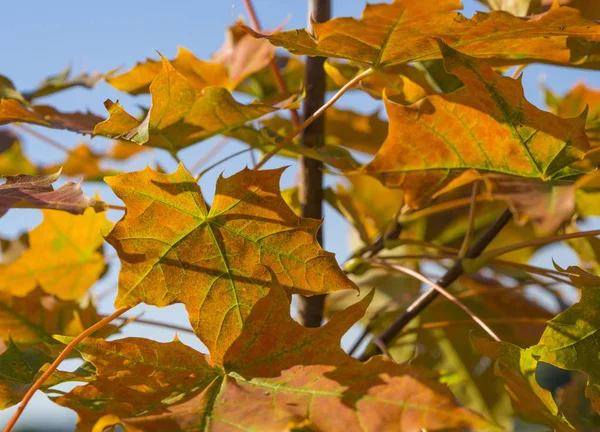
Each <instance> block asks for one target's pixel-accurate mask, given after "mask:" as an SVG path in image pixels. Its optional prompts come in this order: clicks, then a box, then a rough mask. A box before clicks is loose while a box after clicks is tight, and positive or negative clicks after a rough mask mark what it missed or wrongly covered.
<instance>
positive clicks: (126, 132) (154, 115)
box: [94, 58, 278, 153]
mask: <svg viewBox="0 0 600 432" xmlns="http://www.w3.org/2000/svg"><path fill="white" fill-rule="evenodd" d="M150 93H151V95H152V107H151V108H150V111H149V113H148V115H147V116H146V118H145V119H144V120H143V121H142V122H140V121H138V120H136V119H135V118H134V117H132V116H131V115H129V114H128V113H127V112H126V111H125V110H124V109H123V107H121V105H119V104H118V103H113V102H111V101H106V102H105V106H106V108H107V110H108V111H109V113H110V117H109V118H108V119H107V120H105V121H103V122H102V123H100V124H98V125H97V126H96V128H95V129H94V135H102V136H106V137H110V138H119V139H124V140H129V141H132V142H135V143H137V144H146V145H148V146H151V147H158V148H163V149H165V150H168V151H169V152H171V153H177V152H178V151H179V150H181V149H183V148H185V147H188V146H190V145H192V144H195V143H197V142H199V141H202V140H205V139H207V138H210V137H211V136H214V135H218V134H223V133H228V132H231V131H233V130H234V129H236V128H239V127H241V126H243V125H244V124H245V123H247V122H249V121H252V120H255V119H257V118H259V117H262V116H264V115H266V114H269V113H272V112H274V111H277V109H278V108H276V107H272V106H269V105H265V104H260V103H251V104H249V105H243V104H240V103H238V102H237V101H235V99H233V97H232V96H231V94H230V93H229V92H228V91H227V90H226V89H225V88H221V87H205V88H203V89H202V90H200V91H197V90H196V89H195V88H194V86H193V85H192V83H190V81H188V79H187V78H186V77H185V76H184V75H182V74H180V73H179V72H177V70H175V68H174V67H173V66H172V65H171V64H170V63H169V61H168V60H166V59H164V58H163V67H162V70H161V72H160V73H159V74H158V75H157V76H156V78H154V80H153V81H152V85H151V86H150Z"/></svg>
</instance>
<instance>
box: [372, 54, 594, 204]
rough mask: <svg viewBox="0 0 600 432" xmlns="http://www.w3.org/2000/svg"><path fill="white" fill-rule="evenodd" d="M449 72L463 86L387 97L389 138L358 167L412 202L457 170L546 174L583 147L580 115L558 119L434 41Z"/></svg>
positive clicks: (559, 170) (559, 173) (516, 86)
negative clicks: (407, 102) (400, 99)
mask: <svg viewBox="0 0 600 432" xmlns="http://www.w3.org/2000/svg"><path fill="white" fill-rule="evenodd" d="M440 46H441V49H442V51H443V53H444V62H445V66H446V69H447V70H448V72H450V73H453V74H455V75H456V76H458V77H459V78H460V79H461V81H463V83H464V84H465V85H464V87H462V88H460V89H458V90H456V91H455V92H453V93H450V94H447V95H439V96H430V97H427V98H425V99H423V100H422V101H420V102H418V103H417V104H414V105H412V106H403V105H397V104H394V103H392V102H389V101H386V109H387V112H388V116H389V118H390V129H389V133H388V137H387V139H386V141H385V142H384V144H383V146H382V147H381V149H380V150H379V152H378V153H377V154H376V155H375V158H374V159H373V160H372V161H371V162H370V163H369V164H367V165H366V166H365V167H364V172H366V173H369V174H372V175H376V176H377V177H378V178H379V179H380V180H381V181H382V182H383V183H384V184H386V185H388V186H395V187H402V188H403V189H404V190H405V192H406V194H407V201H408V203H409V205H411V206H413V207H414V206H418V205H419V204H421V203H422V202H423V201H425V200H426V199H427V198H428V195H430V194H431V193H433V192H435V190H436V189H439V187H440V186H441V185H442V184H443V183H444V182H445V181H447V179H448V178H449V177H450V176H451V175H452V174H453V172H457V170H461V169H469V168H475V169H478V170H483V171H492V172H497V173H503V174H511V175H517V176H521V177H527V178H539V179H542V180H546V181H547V180H552V179H557V178H561V177H564V176H567V175H571V174H573V173H574V172H576V170H575V169H570V168H569V165H571V164H573V163H574V162H576V161H578V160H580V159H581V158H582V157H583V155H584V153H585V151H586V150H587V148H588V145H589V143H588V139H587V137H586V135H585V130H584V122H585V118H584V116H585V113H584V114H583V115H582V116H580V117H578V118H574V119H562V118H559V117H556V116H555V115H553V114H550V113H547V112H544V111H541V110H539V109H538V108H536V107H535V106H533V105H532V104H530V103H529V102H528V101H527V100H526V99H525V97H524V95H523V89H522V86H521V83H520V82H519V81H517V80H513V79H511V78H508V77H502V76H500V75H498V74H496V73H495V72H494V71H493V70H492V68H490V67H489V66H488V65H487V64H486V63H484V62H483V61H480V60H477V59H474V58H472V57H469V56H466V55H464V54H461V53H459V52H457V51H455V50H453V49H452V48H450V47H448V46H447V45H445V44H444V43H442V42H440Z"/></svg>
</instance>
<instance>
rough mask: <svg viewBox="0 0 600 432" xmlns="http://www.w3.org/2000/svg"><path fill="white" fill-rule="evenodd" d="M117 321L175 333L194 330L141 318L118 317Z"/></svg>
mask: <svg viewBox="0 0 600 432" xmlns="http://www.w3.org/2000/svg"><path fill="white" fill-rule="evenodd" d="M100 316H104V317H106V316H107V315H100ZM118 319H121V320H124V321H125V322H124V323H123V324H135V323H139V324H147V325H151V326H155V327H163V328H168V329H171V330H177V331H181V332H185V333H194V330H192V329H191V328H188V327H182V326H177V325H175V324H169V323H164V322H159V321H152V320H147V319H142V318H137V317H129V318H128V317H119V318H118Z"/></svg>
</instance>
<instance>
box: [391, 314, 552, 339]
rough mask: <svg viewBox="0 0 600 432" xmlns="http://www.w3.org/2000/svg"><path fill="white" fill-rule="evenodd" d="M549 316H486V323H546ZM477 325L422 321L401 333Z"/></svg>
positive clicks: (471, 321)
mask: <svg viewBox="0 0 600 432" xmlns="http://www.w3.org/2000/svg"><path fill="white" fill-rule="evenodd" d="M548 319H549V318H532V317H516V318H513V317H506V318H486V321H487V323H488V324H498V325H514V324H546V323H547V322H548ZM473 325H477V323H476V322H475V321H473V320H456V321H437V322H429V323H423V324H421V325H420V326H418V327H412V328H408V329H404V330H402V332H401V334H402V335H405V334H410V333H419V332H421V331H426V330H433V329H438V328H449V327H469V326H473Z"/></svg>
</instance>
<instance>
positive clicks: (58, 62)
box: [0, 0, 600, 424]
mask: <svg viewBox="0 0 600 432" xmlns="http://www.w3.org/2000/svg"><path fill="white" fill-rule="evenodd" d="M333 3H334V6H333V15H334V16H359V15H360V13H361V11H362V9H363V7H364V3H365V2H364V1H359V0H344V1H341V0H337V1H336V0H334V1H333ZM464 3H465V15H467V16H470V15H471V14H472V13H473V12H474V11H475V10H476V9H480V10H482V8H481V7H480V6H479V4H478V3H476V2H474V1H473V0H468V1H464ZM254 4H255V6H256V9H257V13H258V15H259V17H260V20H261V22H262V25H263V27H264V28H267V29H269V28H275V27H276V26H278V25H279V24H280V23H281V22H282V21H284V20H288V24H287V28H299V27H304V26H305V23H306V6H305V2H304V1H300V0H294V1H291V0H288V1H281V0H255V1H254ZM2 14H3V22H2V26H0V37H1V40H3V41H4V43H3V51H2V55H1V56H0V74H2V75H5V76H7V77H9V78H10V79H12V80H13V82H14V83H15V85H16V86H17V88H18V89H20V90H28V89H31V88H33V87H35V86H36V85H37V84H38V83H39V82H40V81H42V80H43V79H44V77H45V76H47V75H50V74H54V73H56V72H59V71H61V70H63V69H64V68H65V67H66V66H67V65H69V64H70V65H71V66H72V68H73V71H74V72H75V73H77V72H80V71H83V70H85V71H100V72H106V71H109V70H111V69H114V68H116V67H119V66H120V67H122V68H123V70H127V69H128V68H130V67H132V66H133V65H134V64H135V63H136V62H138V61H143V60H144V59H145V58H146V57H152V58H157V54H156V52H157V51H159V52H161V53H162V54H163V55H165V56H166V57H167V58H172V57H174V56H175V54H176V52H177V47H178V46H183V47H186V48H188V49H190V50H191V51H192V52H194V54H195V55H196V56H197V57H199V58H202V59H208V58H209V57H210V55H211V53H213V52H214V51H215V50H216V49H217V48H218V47H219V46H220V45H221V43H222V42H223V38H224V31H225V28H226V27H227V26H228V25H231V24H232V23H233V22H234V20H235V19H236V18H238V17H239V16H240V15H243V14H244V6H243V2H242V1H241V0H229V1H223V0H220V1H217V0H212V1H208V0H194V1H191V0H177V1H173V2H165V1H158V0H146V1H137V0H120V1H116V0H105V1H103V2H90V1H75V0H63V1H60V2H40V1H39V0H38V1H33V0H21V1H18V2H17V1H10V2H4V4H3V5H2ZM542 78H543V79H544V80H545V83H546V85H548V86H549V87H550V88H552V89H554V90H555V91H557V92H559V93H562V92H565V91H566V90H568V89H569V88H570V87H572V86H573V85H574V84H575V83H576V82H578V81H584V82H586V83H588V84H590V85H593V84H594V83H596V84H597V83H600V72H590V71H582V70H577V69H569V68H561V67H554V66H539V65H535V66H530V67H528V68H526V69H525V71H524V78H523V83H524V86H525V89H526V96H527V97H528V99H529V100H530V101H531V102H533V103H534V104H536V105H538V106H543V100H542V99H543V98H542V94H541V92H540V90H539V84H540V80H541V79H542ZM597 85H598V84H597ZM106 98H110V99H112V100H115V99H119V100H120V101H121V103H122V104H124V105H125V107H126V108H128V109H134V108H135V107H136V106H137V105H138V104H142V103H143V104H145V103H147V102H148V97H146V96H142V97H137V98H134V97H130V96H127V95H125V94H123V93H119V92H117V91H115V90H113V89H112V88H111V87H110V86H108V85H106V84H104V83H101V84H100V85H98V86H97V87H96V88H95V89H94V90H92V91H89V90H84V89H73V90H69V91H67V92H64V93H61V94H59V95H57V96H52V97H48V98H45V99H44V100H43V101H41V102H43V103H47V104H51V105H55V106H57V107H59V108H60V109H62V110H66V111H70V110H84V109H90V110H91V111H93V112H95V113H97V114H99V115H105V110H104V107H103V101H104V100H105V99H106ZM338 106H342V107H345V108H353V109H356V110H358V111H362V112H373V111H375V110H377V109H381V105H380V104H379V103H377V102H375V101H373V100H372V99H371V98H369V97H368V96H365V95H357V94H350V95H345V96H344V97H343V98H342V99H341V100H340V102H339V103H338ZM41 131H42V132H43V133H45V134H47V135H48V136H50V137H52V138H54V139H56V140H58V141H60V142H61V143H63V144H64V145H66V146H70V147H71V146H74V145H76V144H78V143H80V142H81V141H85V140H86V138H85V137H82V136H79V135H76V134H72V133H69V132H63V131H49V130H46V129H41ZM23 138H24V145H25V147H26V150H27V152H28V154H29V155H30V156H31V158H32V159H33V160H34V161H36V162H39V163H42V162H43V163H45V164H49V163H52V162H56V161H59V160H60V159H61V157H62V154H61V153H59V152H58V151H56V150H54V149H52V148H50V147H49V146H47V145H46V144H44V143H42V142H39V141H37V140H35V139H33V138H31V137H28V136H24V137H23ZM109 143H110V142H109V141H108V140H105V139H102V138H95V139H94V140H93V141H92V146H93V147H94V148H95V149H97V150H103V149H106V148H107V146H108V145H109ZM214 143H215V140H209V141H205V142H203V143H201V144H199V145H196V146H194V147H192V148H190V149H188V150H185V151H184V152H182V154H181V157H182V159H184V161H185V162H186V164H188V166H190V165H192V164H193V163H194V162H195V161H197V160H198V159H199V158H200V157H201V156H202V155H203V154H204V152H206V150H208V149H210V147H211V144H214ZM240 148H242V147H240V146H237V145H236V144H232V145H229V146H228V147H226V149H225V150H223V151H221V153H220V154H219V155H218V156H217V158H218V157H222V156H224V155H225V154H227V153H230V152H234V151H237V150H238V149H240ZM152 157H156V158H157V159H158V160H159V161H160V162H161V164H162V165H163V166H164V167H165V168H166V169H167V170H168V171H170V170H172V169H174V167H175V165H174V162H173V161H172V160H171V159H170V158H169V157H168V156H166V155H164V154H161V153H160V152H157V153H156V154H154V155H153V156H152ZM149 161H150V160H149V159H148V157H147V156H144V157H142V158H140V159H138V160H136V161H134V162H132V163H131V164H129V165H128V166H127V169H128V170H136V169H141V168H143V167H144V165H145V164H146V163H148V162H149ZM248 163H249V160H248V156H247V155H244V156H240V157H238V158H236V159H234V160H233V161H231V162H229V163H227V164H224V165H223V166H222V167H221V168H220V169H217V170H214V171H213V172H211V173H210V174H209V175H207V176H205V177H204V178H203V180H202V182H201V187H202V188H203V191H204V192H205V195H206V196H207V198H210V197H211V196H212V191H213V188H214V183H215V180H216V177H217V175H218V174H219V173H220V171H222V170H224V171H225V174H226V175H230V174H232V173H234V172H236V171H237V170H239V169H241V168H243V167H244V166H245V165H246V164H248ZM283 164H289V161H282V160H274V161H273V163H271V164H270V166H276V165H279V166H280V165H283ZM0 174H1V173H0ZM294 175H295V171H294V169H288V170H287V171H286V173H285V175H284V178H283V186H284V187H285V186H290V185H291V184H292V182H293V179H294ZM85 190H86V192H87V193H88V194H93V193H94V192H95V191H99V193H100V194H101V196H102V197H103V198H104V199H105V200H107V201H109V202H112V203H118V200H117V199H116V198H115V197H114V195H112V193H111V192H110V190H109V188H108V187H106V186H102V185H99V184H91V185H86V186H85ZM109 216H110V217H111V218H112V219H113V220H115V221H116V220H117V219H118V218H119V217H120V216H121V213H120V212H110V214H109ZM40 222H41V216H40V213H39V211H37V210H20V211H11V212H9V214H8V215H6V216H5V217H4V218H2V219H1V220H0V236H2V237H12V236H15V235H16V234H17V233H18V232H21V231H23V230H26V229H31V228H32V227H34V226H36V225H37V224H39V223H40ZM324 229H325V247H326V248H327V249H329V250H331V251H333V252H335V253H336V255H337V256H338V259H340V260H343V259H344V258H345V257H346V256H347V255H348V252H349V249H348V241H347V238H348V235H347V225H346V224H345V223H344V222H343V220H342V219H341V218H340V217H339V216H337V215H336V214H334V213H333V212H331V211H327V213H326V215H325V228H324ZM553 251H554V252H552V253H551V255H553V256H554V257H555V259H557V262H559V263H560V264H561V265H566V264H569V263H571V262H572V260H573V257H572V255H570V254H568V252H566V251H565V250H564V249H555V250H553ZM549 257H550V254H549V253H546V254H542V255H541V256H540V257H538V258H537V259H536V262H537V263H541V264H546V265H547V264H548V259H549ZM116 277H117V269H116V266H112V270H111V272H110V274H109V276H108V277H107V278H105V280H104V281H103V282H102V283H100V284H99V287H98V289H99V290H103V289H106V288H109V287H110V286H112V285H114V284H115V283H116ZM113 298H114V297H113ZM113 298H108V299H107V300H105V301H103V302H102V303H101V305H100V307H101V308H102V310H103V311H105V312H108V311H110V309H111V307H112V299H113ZM142 309H144V310H147V311H148V312H147V313H146V314H145V317H146V318H150V319H156V320H164V321H169V322H173V323H179V324H181V325H185V324H186V323H187V318H186V314H185V311H184V309H183V307H181V306H174V307H170V308H168V309H163V310H157V309H156V308H152V307H147V308H140V311H141V310H142ZM126 333H127V334H129V335H134V334H135V335H139V336H145V337H152V338H155V339H158V340H163V341H168V340H171V339H172V337H173V332H170V331H166V330H161V329H155V328H147V327H141V326H132V327H131V328H130V330H128V331H127V332H126ZM180 337H181V339H182V340H183V342H185V343H188V344H190V345H193V346H196V347H198V346H199V345H198V343H197V341H195V339H194V338H193V337H192V336H189V335H186V334H182V335H180ZM50 408H52V413H53V414H54V413H57V417H55V418H54V419H55V420H56V421H59V417H60V416H61V415H62V416H63V417H60V418H63V419H65V420H68V421H70V422H72V421H74V418H75V417H74V414H73V413H71V412H70V411H69V410H65V409H60V408H58V407H55V406H53V405H52V404H50V402H47V401H45V397H44V396H39V395H38V396H37V397H36V398H35V404H34V405H31V406H30V407H29V408H28V410H27V412H26V414H25V419H27V418H29V419H32V418H33V417H35V416H36V414H39V412H40V410H42V411H44V412H46V410H47V409H50ZM10 413H12V410H7V411H5V412H3V413H0V424H2V423H3V421H5V419H6V418H7V416H9V415H10Z"/></svg>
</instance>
